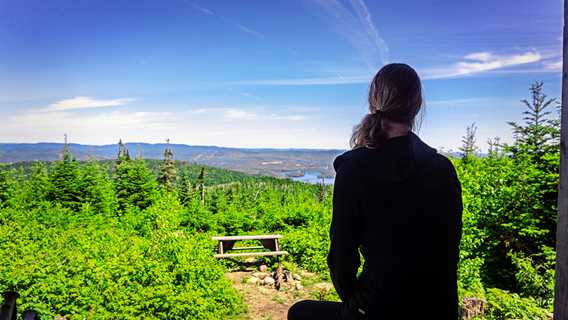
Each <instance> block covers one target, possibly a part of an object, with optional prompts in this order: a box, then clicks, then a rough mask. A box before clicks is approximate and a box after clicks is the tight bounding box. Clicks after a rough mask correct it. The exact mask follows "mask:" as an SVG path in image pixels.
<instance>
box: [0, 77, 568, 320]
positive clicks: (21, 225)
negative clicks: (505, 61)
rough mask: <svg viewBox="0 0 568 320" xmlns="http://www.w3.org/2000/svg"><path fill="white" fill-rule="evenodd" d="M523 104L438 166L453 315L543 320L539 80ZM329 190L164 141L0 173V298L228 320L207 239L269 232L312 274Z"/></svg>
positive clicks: (542, 102)
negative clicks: (180, 151) (155, 153)
mask: <svg viewBox="0 0 568 320" xmlns="http://www.w3.org/2000/svg"><path fill="white" fill-rule="evenodd" d="M526 107H527V108H526V112H525V116H526V118H525V121H524V122H523V123H510V126H511V128H512V130H513V133H514V135H515V142H514V143H513V144H510V145H506V144H502V143H499V141H498V139H496V140H492V141H491V150H490V152H489V154H488V156H486V157H478V156H476V154H477V147H476V142H475V130H476V129H475V126H474V125H472V126H471V127H470V128H468V130H467V134H466V135H465V136H464V146H463V150H462V151H463V152H464V157H462V158H453V159H452V161H453V163H454V165H455V167H456V169H457V172H458V175H459V178H460V180H461V183H462V189H463V200H464V213H463V224H464V227H463V228H464V229H463V237H462V243H461V254H460V257H461V260H460V265H459V290H460V301H461V304H462V309H463V310H464V315H471V314H474V313H476V312H478V311H479V310H475V308H476V306H478V305H482V306H483V309H484V310H483V313H482V314H479V312H478V314H477V315H478V316H480V317H484V318H485V319H548V318H550V311H551V308H552V306H551V303H552V298H553V278H554V255H555V252H554V239H555V234H554V232H555V219H556V197H557V184H558V173H557V172H558V164H559V155H558V127H559V125H558V120H557V119H558V118H557V114H556V111H555V110H554V108H555V107H556V106H555V102H554V100H550V99H547V98H546V97H545V96H544V95H543V94H542V83H536V84H535V85H533V86H532V87H531V98H530V99H529V100H528V101H526ZM332 191H333V190H332V187H330V186H323V185H310V184H304V183H299V182H292V181H290V180H284V179H276V178H269V177H252V176H246V175H243V174H238V173H235V172H230V171H226V170H221V169H215V168H209V167H201V166H197V165H190V164H187V163H176V162H174V161H173V152H172V150H171V149H170V148H169V147H168V146H167V145H166V146H165V150H164V151H163V159H162V160H160V161H159V162H155V161H153V162H148V161H145V160H142V159H132V158H130V156H129V152H128V149H127V147H126V146H124V145H119V146H118V155H117V156H116V158H115V159H114V160H112V161H103V162H98V161H95V160H91V161H86V162H79V161H77V160H76V159H75V158H74V156H73V154H72V153H71V152H70V151H69V149H68V147H67V146H66V147H65V148H64V149H63V150H62V157H61V159H60V160H57V161H54V162H49V163H43V162H35V163H31V164H29V163H28V164H25V166H20V165H17V164H16V165H10V166H4V167H2V170H0V290H6V289H14V290H17V291H18V292H19V293H20V298H19V305H20V310H21V311H23V310H26V309H30V308H31V309H34V310H37V311H39V312H40V313H41V314H42V315H44V316H46V317H48V318H53V317H55V316H65V317H66V318H68V319H83V318H88V319H115V318H117V315H120V316H119V317H120V318H124V319H139V318H158V319H166V318H168V319H171V318H174V319H179V318H194V319H223V318H227V317H236V316H238V315H239V314H242V313H243V312H245V310H246V306H245V305H244V303H243V299H242V297H241V296H240V295H239V294H238V293H237V292H236V291H235V290H234V289H233V287H232V286H231V285H230V283H229V281H228V280H227V279H225V277H224V273H225V272H226V271H227V268H228V267H229V265H227V264H225V263H223V262H220V261H217V260H215V259H214V258H213V248H214V245H215V244H214V243H213V242H212V241H211V240H210V237H211V236H212V235H219V234H223V235H237V234H247V233H255V234H259V233H280V234H283V235H284V239H283V240H282V243H281V245H282V247H283V249H284V250H287V251H289V252H290V255H289V256H287V257H286V258H285V259H286V261H285V262H286V263H289V264H293V265H295V266H297V267H299V268H303V269H305V270H308V271H311V272H315V273H318V274H319V275H320V276H321V277H322V278H326V277H328V271H327V266H326V261H325V258H326V254H327V249H328V245H329V238H328V226H329V224H330V220H331V207H332V206H331V203H332ZM413 250H420V248H419V244H417V246H416V248H415V249H411V250H409V251H408V252H401V254H412V253H413ZM421 291H424V290H423V288H422V290H421ZM329 297H331V298H333V297H334V295H330V296H329ZM417 298H418V299H419V297H417ZM411 304H412V302H409V305H411ZM401 312H402V311H401ZM425 318H428V317H427V315H425Z"/></svg>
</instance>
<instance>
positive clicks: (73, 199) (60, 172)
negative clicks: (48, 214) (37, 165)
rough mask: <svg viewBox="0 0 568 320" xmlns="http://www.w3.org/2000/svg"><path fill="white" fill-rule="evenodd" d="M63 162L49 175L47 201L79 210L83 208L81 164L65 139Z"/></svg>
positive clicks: (54, 167)
mask: <svg viewBox="0 0 568 320" xmlns="http://www.w3.org/2000/svg"><path fill="white" fill-rule="evenodd" d="M65 140H66V141H65V145H64V147H63V154H62V156H61V160H59V161H57V162H56V163H55V165H54V166H53V168H52V170H51V173H50V175H49V186H48V190H47V200H49V201H52V202H54V203H59V204H61V205H62V206H64V207H67V208H71V209H73V210H78V209H79V208H80V207H81V196H82V192H81V176H80V172H79V164H78V163H77V161H76V160H75V158H74V157H73V155H72V154H71V152H70V151H69V145H68V144H67V138H66V139H65Z"/></svg>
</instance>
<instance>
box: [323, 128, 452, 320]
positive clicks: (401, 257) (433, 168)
mask: <svg viewBox="0 0 568 320" xmlns="http://www.w3.org/2000/svg"><path fill="white" fill-rule="evenodd" d="M333 165H334V168H335V171H336V177H335V186H334V194H333V219H332V223H331V230H330V236H331V246H330V250H329V255H328V259H327V261H328V265H329V268H330V271H331V277H332V280H333V284H334V286H335V289H336V290H337V293H338V294H339V296H340V298H341V300H342V301H344V302H345V303H347V305H348V306H349V308H350V309H352V310H353V311H358V310H359V309H360V310H359V313H362V312H364V313H365V315H366V316H367V318H369V319H452V320H454V319H457V317H458V297H457V263H458V254H459V242H460V238H461V226H462V223H461V214H462V202H461V187H460V183H459V181H458V179H457V176H456V172H455V169H454V167H453V165H452V163H451V162H450V161H449V160H448V159H447V158H446V157H444V156H442V155H440V154H438V153H437V152H436V150H435V149H433V148H431V147H429V146H428V145H426V144H425V143H424V142H422V141H421V140H420V138H418V136H416V135H415V134H413V133H410V134H408V135H406V136H402V137H396V138H391V139H389V140H387V141H386V143H385V144H384V145H383V146H381V147H380V148H379V149H369V148H358V149H354V150H351V151H348V152H345V153H344V154H342V155H340V156H338V157H337V158H336V159H335V161H334V163H333ZM360 254H361V255H362V256H363V259H364V264H363V270H362V272H361V273H360V274H359V275H357V272H358V269H359V267H360Z"/></svg>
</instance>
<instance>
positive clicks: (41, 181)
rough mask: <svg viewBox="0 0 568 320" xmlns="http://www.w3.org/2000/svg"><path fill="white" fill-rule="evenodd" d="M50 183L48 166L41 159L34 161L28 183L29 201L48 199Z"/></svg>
mask: <svg viewBox="0 0 568 320" xmlns="http://www.w3.org/2000/svg"><path fill="white" fill-rule="evenodd" d="M49 184H50V183H49V174H48V172H47V166H46V165H45V164H44V163H43V162H39V161H38V162H36V163H34V164H33V165H32V169H31V174H30V177H29V179H28V184H27V197H28V202H30V203H31V202H41V201H43V200H46V199H47V194H48V192H49Z"/></svg>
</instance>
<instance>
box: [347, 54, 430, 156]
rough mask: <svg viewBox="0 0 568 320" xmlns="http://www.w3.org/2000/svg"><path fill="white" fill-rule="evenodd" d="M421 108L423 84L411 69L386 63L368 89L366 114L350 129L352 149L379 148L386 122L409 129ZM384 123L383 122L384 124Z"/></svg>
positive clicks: (402, 64) (384, 139)
mask: <svg viewBox="0 0 568 320" xmlns="http://www.w3.org/2000/svg"><path fill="white" fill-rule="evenodd" d="M421 107H422V84H421V83H420V78H419V77H418V74H417V73H416V71H414V69H412V67H410V66H409V65H407V64H404V63H391V64H387V65H385V66H384V67H382V68H381V70H379V72H377V74H376V75H375V77H374V78H373V81H372V82H371V85H370V87H369V114H367V115H366V116H365V117H364V118H363V120H361V123H360V124H358V125H357V126H355V128H353V135H352V136H351V141H350V145H351V147H352V148H359V147H368V148H379V147H380V146H381V145H383V144H384V142H385V141H386V140H387V138H388V137H387V134H386V132H385V130H384V126H385V122H394V123H400V124H405V125H408V126H409V127H410V129H411V130H412V129H413V128H414V125H415V120H414V119H415V118H416V115H417V114H418V112H419V111H420V108H421ZM383 120H386V121H383Z"/></svg>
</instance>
